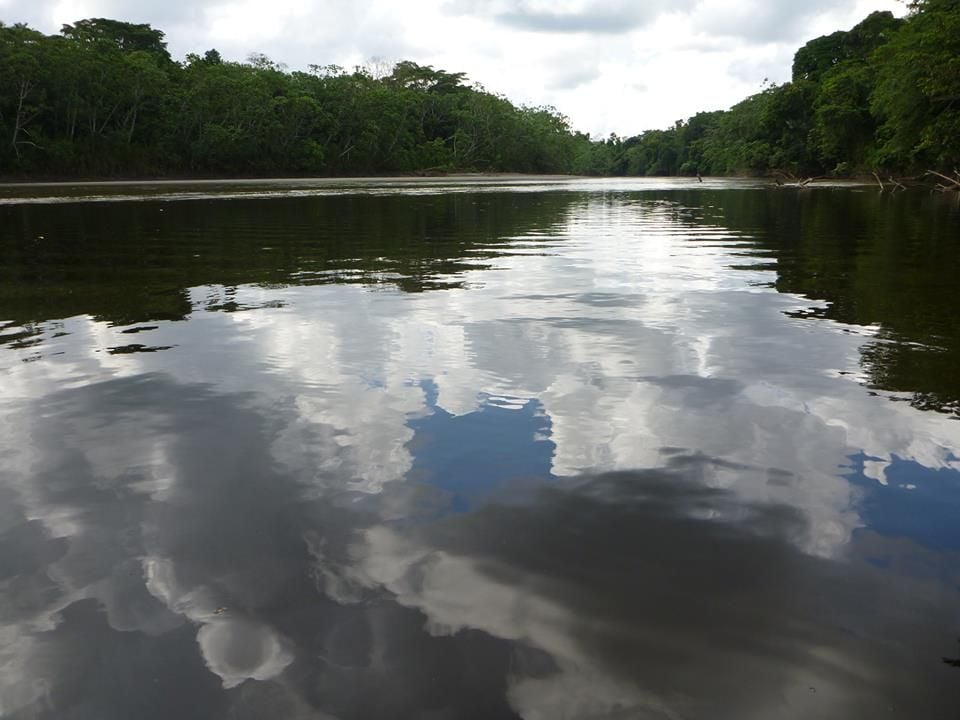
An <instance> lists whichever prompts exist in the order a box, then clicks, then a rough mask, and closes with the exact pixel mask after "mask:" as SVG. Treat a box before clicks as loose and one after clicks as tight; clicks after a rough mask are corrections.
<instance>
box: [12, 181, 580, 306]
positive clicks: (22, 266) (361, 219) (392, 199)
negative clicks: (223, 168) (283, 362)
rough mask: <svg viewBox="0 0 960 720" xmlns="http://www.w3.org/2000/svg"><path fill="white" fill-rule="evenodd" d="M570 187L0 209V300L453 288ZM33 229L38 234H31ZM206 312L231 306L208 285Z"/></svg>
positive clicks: (545, 217) (139, 299) (170, 302)
mask: <svg viewBox="0 0 960 720" xmlns="http://www.w3.org/2000/svg"><path fill="white" fill-rule="evenodd" d="M573 197H574V196H573V195H571V194H569V193H520V192H509V193H497V192H480V193H467V192H463V193H438V194H424V195H411V194H396V195H372V194H371V195H363V194H353V195H332V196H315V197H299V198H290V197H281V198H271V199H252V200H251V199H246V200H245V199H231V200H224V201H217V200H215V199H207V200H191V201H182V202H162V201H146V202H144V201H138V202H100V203H64V204H49V205H19V206H8V207H3V208H0V254H2V256H3V258H4V263H3V265H2V267H0V305H2V307H3V308H4V312H3V318H2V319H3V320H13V321H16V322H18V323H21V324H22V323H24V322H27V321H45V320H50V319H55V318H65V317H72V316H75V315H92V316H94V317H95V318H97V319H100V320H105V321H107V322H110V323H114V324H131V323H136V322H145V321H149V320H182V319H184V318H185V317H186V316H187V315H189V314H190V312H191V311H192V310H193V306H192V304H191V301H190V298H189V297H188V293H187V289H188V288H191V287H198V286H224V287H225V292H226V294H227V295H229V294H230V290H231V289H235V288H236V286H238V285H246V284H257V285H265V286H271V285H314V284H322V283H337V282H340V283H344V282H345V283H370V284H390V285H393V286H395V287H398V288H400V289H401V290H404V291H407V292H422V291H424V290H431V289H436V288H448V287H455V286H457V285H459V284H460V283H461V282H462V278H461V276H462V274H463V273H464V272H466V271H468V270H472V269H477V268H482V267H484V261H485V260H490V259H492V258H494V257H497V256H498V255H499V254H501V253H502V252H503V251H504V250H505V249H506V248H505V247H504V246H505V245H506V243H507V242H508V240H507V239H508V238H510V237H515V236H517V235H523V234H525V233H529V232H531V231H543V230H549V229H550V228H551V227H554V226H556V225H558V224H559V223H561V222H563V220H564V219H565V217H566V214H567V211H568V209H569V207H570V205H571V202H572V198H573ZM40 238H42V239H40ZM211 305H212V306H213V309H220V310H231V309H239V308H238V307H235V306H231V305H230V298H229V297H227V298H226V299H224V298H222V297H220V296H218V297H217V298H216V299H215V300H214V301H212V302H211Z"/></svg>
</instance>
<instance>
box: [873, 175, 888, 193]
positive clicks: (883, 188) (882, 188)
mask: <svg viewBox="0 0 960 720" xmlns="http://www.w3.org/2000/svg"><path fill="white" fill-rule="evenodd" d="M873 176H874V177H875V178H876V179H877V184H878V185H880V192H883V191H884V190H886V188H885V187H884V186H883V180H881V179H880V176H879V175H877V173H873Z"/></svg>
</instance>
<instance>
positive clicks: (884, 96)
mask: <svg viewBox="0 0 960 720" xmlns="http://www.w3.org/2000/svg"><path fill="white" fill-rule="evenodd" d="M958 165H960V0H917V1H916V2H912V3H911V4H910V13H909V14H908V15H907V17H906V18H903V19H898V18H896V17H894V16H893V15H892V14H891V13H888V12H876V13H873V14H871V15H869V16H868V17H867V18H866V19H864V20H863V21H862V22H860V23H859V24H858V25H856V26H855V27H853V28H852V29H850V30H848V31H838V32H835V33H832V34H830V35H826V36H823V37H819V38H816V39H814V40H811V41H810V42H808V43H806V44H805V45H804V46H803V47H802V48H800V49H799V50H798V51H797V53H796V55H795V57H794V61H793V68H792V79H791V81H790V82H787V83H784V84H781V85H770V86H768V87H766V88H764V89H763V90H762V91H761V92H759V93H757V94H755V95H752V96H750V97H748V98H746V99H745V100H743V101H742V102H740V103H738V104H737V105H735V106H733V107H732V108H730V109H729V110H721V111H712V112H701V113H698V114H697V115H695V116H693V117H692V118H689V119H687V120H681V121H678V122H677V123H675V124H674V126H673V127H671V128H669V129H665V130H649V131H646V132H642V133H640V134H638V135H636V136H633V137H627V138H621V137H617V136H611V137H610V138H608V139H606V140H602V141H594V140H591V139H590V138H589V136H587V135H586V134H584V133H581V132H577V131H575V130H574V129H573V128H571V126H570V123H569V121H568V119H567V118H566V117H564V116H563V115H562V114H561V113H560V112H558V111H557V110H556V109H554V108H552V107H524V106H516V105H514V104H513V103H511V102H510V101H509V100H508V99H507V98H505V97H504V96H502V95H498V94H496V93H492V92H489V91H487V90H486V89H485V88H483V87H481V86H480V85H477V84H474V83H470V82H469V80H468V78H467V77H466V75H465V74H464V73H462V72H448V71H446V70H442V69H436V68H433V67H432V66H429V65H427V66H424V65H419V64H417V63H415V62H412V61H409V60H407V61H403V62H399V63H397V64H395V65H393V66H392V67H385V68H378V67H357V68H354V69H352V70H347V69H344V68H341V67H338V66H336V65H310V66H309V68H308V69H307V70H306V71H301V70H295V71H289V70H288V69H287V68H286V67H284V66H283V65H281V64H279V63H277V62H274V61H273V60H271V59H270V58H268V57H266V56H263V55H256V54H255V55H251V56H250V57H249V58H248V59H247V61H246V62H232V61H228V60H225V59H224V58H222V57H221V55H220V53H219V52H217V51H216V50H214V49H211V50H208V51H206V52H205V53H203V54H202V55H198V54H190V55H188V56H187V57H186V58H184V59H183V60H182V61H176V60H174V59H173V58H172V57H171V56H170V53H169V52H168V51H167V45H166V41H165V36H164V33H163V32H162V31H161V30H158V29H155V28H153V27H151V26H150V25H145V24H133V23H126V22H122V21H118V20H110V19H105V18H92V19H86V20H80V21H78V22H75V23H73V24H69V25H64V26H63V28H62V30H61V32H60V33H59V34H57V35H45V34H43V33H41V32H38V31H36V30H33V29H31V28H29V27H27V26H25V25H23V24H15V25H5V24H3V23H0V174H3V175H6V176H25V177H30V176H65V177H83V176H87V177H90V176H145V175H270V174H281V173H282V174H300V175H337V174H342V175H356V174H362V173H378V174H379V173H411V172H424V171H452V170H476V171H514V172H528V173H577V174H594V175H695V174H697V173H701V174H704V175H731V174H765V173H769V172H772V171H783V172H789V173H794V174H798V175H799V174H806V175H826V174H830V175H838V176H844V175H852V174H863V173H869V172H872V171H873V170H881V171H885V172H899V173H907V172H912V171H915V170H921V169H926V168H940V169H943V170H947V171H952V170H953V168H955V167H956V166H958Z"/></svg>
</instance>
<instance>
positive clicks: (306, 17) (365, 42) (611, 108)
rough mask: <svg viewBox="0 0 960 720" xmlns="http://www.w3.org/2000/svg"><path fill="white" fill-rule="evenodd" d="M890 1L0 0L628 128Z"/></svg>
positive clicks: (669, 117)
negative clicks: (459, 79)
mask: <svg viewBox="0 0 960 720" xmlns="http://www.w3.org/2000/svg"><path fill="white" fill-rule="evenodd" d="M874 10H892V11H893V12H895V13H897V14H903V12H904V7H903V4H902V3H900V2H897V0H802V1H801V0H634V1H632V2H631V1H630V0H405V1H404V2H398V1H396V0H350V1H334V0H269V1H268V0H141V1H139V2H136V1H134V2H131V1H130V0H0V20H3V21H4V22H6V23H14V22H27V23H28V24H30V25H31V26H33V27H35V28H37V29H39V30H43V31H45V32H56V31H58V30H59V28H60V25H61V24H63V23H66V22H72V21H74V20H78V19H81V18H85V17H112V18H117V19H121V20H128V21H131V22H148V23H151V24H152V25H153V26H154V27H157V28H160V29H162V30H164V31H166V33H167V40H168V43H169V47H170V51H171V52H172V53H173V55H174V57H176V58H182V57H183V55H185V54H186V53H188V52H202V51H203V50H206V49H208V48H211V47H216V48H217V49H218V50H220V52H221V53H222V54H223V55H224V56H225V57H227V58H229V59H235V60H242V59H245V58H246V57H247V55H249V54H250V53H251V52H263V53H266V54H267V55H269V56H270V57H271V58H273V59H274V60H277V61H279V62H283V63H286V64H287V65H288V66H289V67H291V68H306V66H307V65H308V64H311V63H316V64H320V65H325V64H329V63H336V64H338V65H343V66H345V67H348V68H349V67H352V66H354V65H357V64H364V63H367V62H369V61H371V60H372V59H374V58H382V59H384V60H387V61H396V60H404V59H409V60H413V61H415V62H418V63H421V64H428V65H433V66H435V67H439V68H443V69H445V70H450V71H457V72H465V73H466V74H467V76H468V77H469V78H470V79H471V80H473V81H476V82H480V83H482V84H483V85H484V86H485V87H486V88H487V89H489V90H492V91H495V92H500V93H503V94H505V95H507V96H508V97H509V98H510V99H511V100H513V101H514V102H518V103H527V104H532V105H541V104H549V105H554V106H555V107H557V108H558V109H559V110H561V111H562V112H564V113H565V114H566V115H568V116H569V117H570V118H571V120H572V122H573V124H574V126H575V127H576V128H577V129H580V130H584V131H586V132H589V133H591V134H593V135H604V136H605V135H607V134H609V133H610V132H616V133H618V134H621V135H633V134H636V133H637V132H639V131H641V130H644V129H648V128H657V127H666V126H669V125H671V124H672V123H673V122H674V121H675V120H678V119H681V118H686V117H688V116H690V115H692V114H694V113H695V112H697V111H699V110H714V109H718V108H726V107H729V106H730V105H732V104H733V103H735V102H737V101H738V100H740V99H742V98H743V97H745V96H747V95H749V94H751V93H754V92H756V91H758V90H759V89H760V88H761V86H762V84H763V82H764V79H769V80H771V81H774V82H782V81H784V80H788V79H789V76H790V62H791V59H792V57H793V53H794V51H795V50H796V48H797V47H799V46H800V45H802V44H803V43H804V42H805V41H806V40H808V39H810V38H813V37H817V36H818V35H822V34H825V33H828V32H833V31H834V30H838V29H848V28H849V27H851V26H852V25H854V24H855V23H856V22H858V21H859V20H860V19H862V18H863V17H864V16H866V15H867V14H868V13H869V12H872V11H874Z"/></svg>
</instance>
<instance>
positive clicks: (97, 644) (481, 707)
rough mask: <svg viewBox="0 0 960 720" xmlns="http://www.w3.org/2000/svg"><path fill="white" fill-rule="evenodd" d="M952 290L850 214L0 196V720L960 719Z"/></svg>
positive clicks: (532, 196)
mask: <svg viewBox="0 0 960 720" xmlns="http://www.w3.org/2000/svg"><path fill="white" fill-rule="evenodd" d="M958 278H960V209H958V204H957V202H956V198H952V197H943V196H929V195H926V194H921V193H912V192H905V193H899V194H894V195H890V194H882V195H881V194H879V193H878V192H877V190H876V189H875V188H872V187H860V186H854V185H844V184H838V185H826V186H823V187H812V188H808V189H805V190H798V189H796V188H788V189H773V188H770V187H768V186H766V185H765V184H764V183H762V182H756V181H746V180H729V181H718V180H707V181H706V182H704V183H697V182H696V181H694V182H693V183H690V182H688V181H685V180H617V181H613V180H581V179H569V180H566V179H551V180H548V181H547V180H537V179H520V178H517V179H509V178H499V179H493V180H489V181H485V182H478V181H476V180H471V179H462V180H449V179H442V178H441V179H430V180H427V181H417V182H409V181H407V182H390V181H376V180H372V181H371V180H367V181H354V182H311V181H296V180H290V181H276V182H269V181H251V182H245V183H215V182H214V183H202V184H177V183H155V184H111V185H102V186H62V185H51V186H43V187H39V186H18V187H12V186H6V187H0V458H2V464H0V499H2V502H0V582H2V594H0V668H2V671H0V716H2V717H4V718H12V719H14V720H27V719H28V718H29V719H31V720H40V719H47V718H50V719H51V720H52V719H54V718H56V719H57V720H64V719H70V720H88V719H89V720H114V719H116V720H129V719H130V718H137V719H138V720H153V719H164V720H166V719H176V720H190V719H193V718H196V719H197V720H219V719H221V718H223V719H227V718H229V719H231V720H256V719H259V718H264V717H276V718H283V719H285V720H286V719H292V720H314V719H316V720H321V719H322V720H332V719H337V720H354V719H356V720H362V719H366V718H383V719H384V720H388V719H389V720H403V719H406V718H410V719H414V718H416V719H417V720H441V719H456V720H459V719H460V718H476V719H478V720H480V719H483V720H497V719H499V718H525V719H526V720H558V719H563V718H576V719H578V720H579V719H581V718H598V719H599V718H631V719H632V718H656V719H660V718H669V719H680V718H683V719H691V720H699V719H701V718H702V719H704V720H706V719H710V720H717V719H720V720H725V719H729V720H744V719H748V720H749V719H752V718H756V719H758V720H778V719H781V718H783V719H791V720H792V719H794V718H796V719H797V720H800V719H801V718H804V719H805V718H818V719H823V718H837V719H838V720H840V719H843V720H857V719H859V718H864V719H866V718H870V719H871V720H873V719H874V718H931V719H933V720H936V719H938V718H945V719H946V718H956V717H960V667H958V666H960V457H958V453H960V422H958V419H960V312H958V311H957V281H958ZM951 661H952V662H951Z"/></svg>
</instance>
